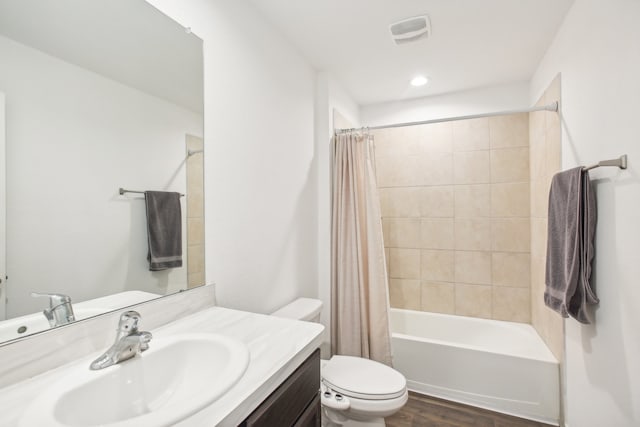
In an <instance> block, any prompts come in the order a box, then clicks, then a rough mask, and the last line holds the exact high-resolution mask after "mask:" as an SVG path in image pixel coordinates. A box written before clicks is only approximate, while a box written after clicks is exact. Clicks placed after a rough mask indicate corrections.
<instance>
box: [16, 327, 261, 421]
mask: <svg viewBox="0 0 640 427" xmlns="http://www.w3.org/2000/svg"><path fill="white" fill-rule="evenodd" d="M149 344H150V347H149V349H148V350H147V351H145V352H144V353H142V354H140V355H137V356H136V357H134V358H133V359H130V360H127V361H124V362H122V363H119V364H117V365H113V366H111V367H108V368H105V369H101V370H98V371H91V370H89V362H90V361H89V360H86V361H85V360H83V361H82V365H81V366H80V365H79V364H78V365H77V366H74V367H72V368H70V370H69V371H64V372H63V373H62V374H61V375H62V376H63V378H61V379H60V380H58V381H57V382H54V383H52V384H51V386H49V387H48V388H47V389H45V390H44V391H43V392H42V393H41V394H39V395H38V396H37V397H36V398H35V400H34V401H33V402H32V403H31V405H30V408H29V409H27V411H25V415H24V416H23V418H22V419H21V422H20V425H21V426H24V427H26V426H44V425H46V426H60V427H61V426H65V427H67V426H68V427H80V426H109V427H116V426H117V427H120V426H135V427H158V426H170V425H173V424H175V423H176V422H179V421H180V420H183V419H185V418H187V417H189V416H190V415H192V414H194V413H196V412H197V411H199V410H201V409H202V408H204V407H206V406H207V405H209V404H211V403H212V402H214V401H215V400H217V399H218V398H220V397H221V396H222V395H223V394H224V393H225V392H226V391H227V390H229V389H230V388H231V387H232V386H233V385H234V384H235V383H236V382H237V381H238V380H239V379H240V378H241V377H242V375H243V374H244V372H245V370H246V368H247V365H248V363H249V350H248V349H247V347H246V345H244V344H243V343H241V342H239V341H236V340H234V339H231V338H227V337H224V336H222V335H216V334H181V335H175V336H170V337H169V336H167V337H161V338H154V339H152V340H151V342H150V343H149Z"/></svg>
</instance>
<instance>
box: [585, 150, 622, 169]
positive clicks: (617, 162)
mask: <svg viewBox="0 0 640 427" xmlns="http://www.w3.org/2000/svg"><path fill="white" fill-rule="evenodd" d="M600 166H617V167H619V168H620V169H626V168H627V155H626V154H623V155H622V156H620V157H619V158H617V159H611V160H601V161H599V162H598V163H597V164H595V165H591V166H584V167H583V168H582V169H584V170H586V171H588V170H591V169H595V168H599V167H600Z"/></svg>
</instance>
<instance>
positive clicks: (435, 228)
mask: <svg viewBox="0 0 640 427" xmlns="http://www.w3.org/2000/svg"><path fill="white" fill-rule="evenodd" d="M420 236H421V241H422V244H421V247H422V248H423V249H453V219H446V218H422V220H421V222H420Z"/></svg>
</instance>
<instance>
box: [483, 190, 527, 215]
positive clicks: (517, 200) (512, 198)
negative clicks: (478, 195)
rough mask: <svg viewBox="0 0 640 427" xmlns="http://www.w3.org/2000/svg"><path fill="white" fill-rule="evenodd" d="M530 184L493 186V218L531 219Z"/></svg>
mask: <svg viewBox="0 0 640 427" xmlns="http://www.w3.org/2000/svg"><path fill="white" fill-rule="evenodd" d="M529 202H530V201H529V183H528V182H516V183H503V184H491V216H492V217H494V218H501V217H503V218H504V217H507V218H508V217H529V215H530V212H529Z"/></svg>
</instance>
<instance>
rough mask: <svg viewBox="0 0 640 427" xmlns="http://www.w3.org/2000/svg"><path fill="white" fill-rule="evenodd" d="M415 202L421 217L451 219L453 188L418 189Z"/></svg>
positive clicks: (446, 186) (447, 186)
mask: <svg viewBox="0 0 640 427" xmlns="http://www.w3.org/2000/svg"><path fill="white" fill-rule="evenodd" d="M416 200H417V202H418V205H419V213H420V216H421V217H427V218H429V217H431V218H439V217H452V216H453V201H454V196H453V186H451V185H445V186H435V187H420V188H419V189H418V191H417V195H416Z"/></svg>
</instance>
